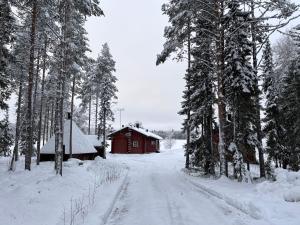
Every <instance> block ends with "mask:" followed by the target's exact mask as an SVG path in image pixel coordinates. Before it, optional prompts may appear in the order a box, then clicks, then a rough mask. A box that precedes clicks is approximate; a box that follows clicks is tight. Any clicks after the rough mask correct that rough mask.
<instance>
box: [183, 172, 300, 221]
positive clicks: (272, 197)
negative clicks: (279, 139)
mask: <svg viewBox="0 0 300 225" xmlns="http://www.w3.org/2000/svg"><path fill="white" fill-rule="evenodd" d="M275 174H276V181H275V182H270V181H264V182H262V183H258V184H247V183H238V182H236V181H232V180H230V179H228V178H224V177H223V178H220V179H207V178H206V179H204V178H202V177H199V174H198V177H196V174H195V173H192V174H188V176H187V175H186V179H187V180H189V181H190V182H191V183H193V184H194V185H195V186H196V187H198V188H200V189H201V190H202V191H204V192H206V193H208V194H209V195H211V196H213V197H215V198H218V199H220V200H223V201H225V202H226V203H227V204H228V205H230V206H232V207H234V208H236V209H239V210H240V211H241V212H243V213H245V214H247V215H249V216H251V217H252V218H255V219H257V220H264V221H266V222H267V223H269V224H272V225H282V224H285V225H299V221H300V214H299V212H300V202H299V201H300V172H297V173H296V172H290V171H287V170H283V169H276V170H275ZM191 175H192V176H191Z"/></svg>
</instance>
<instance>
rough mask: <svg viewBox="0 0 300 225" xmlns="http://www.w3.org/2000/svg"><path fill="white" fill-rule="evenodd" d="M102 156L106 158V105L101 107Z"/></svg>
mask: <svg viewBox="0 0 300 225" xmlns="http://www.w3.org/2000/svg"><path fill="white" fill-rule="evenodd" d="M102 132H103V158H104V159H106V106H105V104H104V109H103V131H102Z"/></svg>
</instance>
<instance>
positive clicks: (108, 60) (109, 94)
mask: <svg viewBox="0 0 300 225" xmlns="http://www.w3.org/2000/svg"><path fill="white" fill-rule="evenodd" d="M115 71H116V69H115V61H114V60H113V58H112V55H111V53H110V50H109V47H108V44H107V43H105V44H104V45H103V47H102V50H101V55H100V56H99V57H98V59H97V61H96V74H95V76H96V77H95V78H96V81H97V82H98V83H97V85H98V86H99V88H98V89H97V90H99V97H100V111H99V116H98V117H99V121H100V122H99V125H98V138H99V137H102V140H103V146H104V154H105V150H106V130H107V128H108V126H107V122H108V121H113V120H114V114H113V111H112V108H111V106H112V103H113V100H114V99H117V95H116V93H117V91H118V90H117V87H116V85H115V83H116V81H117V78H116V76H115V75H114V74H113V72H115ZM104 157H105V155H104Z"/></svg>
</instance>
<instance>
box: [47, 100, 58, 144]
mask: <svg viewBox="0 0 300 225" xmlns="http://www.w3.org/2000/svg"><path fill="white" fill-rule="evenodd" d="M55 106H56V104H55V99H52V107H51V119H50V138H51V137H52V136H53V134H54V126H55V125H54V120H55V118H54V117H55V111H56V109H55ZM47 138H48V137H47Z"/></svg>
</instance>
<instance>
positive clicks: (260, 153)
mask: <svg viewBox="0 0 300 225" xmlns="http://www.w3.org/2000/svg"><path fill="white" fill-rule="evenodd" d="M251 14H252V19H253V20H254V19H255V12H254V0H252V1H251ZM251 34H252V44H253V45H252V59H253V69H254V72H255V76H256V79H255V81H256V83H255V89H256V90H255V107H256V118H255V127H256V133H257V139H258V142H259V143H258V148H257V149H258V158H259V171H260V177H266V171H265V160H264V150H263V145H262V130H261V123H260V102H259V94H260V90H259V87H258V74H257V70H258V68H257V54H256V51H257V48H256V24H255V23H254V22H252V23H251Z"/></svg>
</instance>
